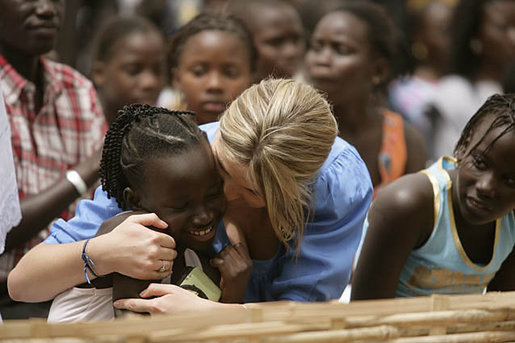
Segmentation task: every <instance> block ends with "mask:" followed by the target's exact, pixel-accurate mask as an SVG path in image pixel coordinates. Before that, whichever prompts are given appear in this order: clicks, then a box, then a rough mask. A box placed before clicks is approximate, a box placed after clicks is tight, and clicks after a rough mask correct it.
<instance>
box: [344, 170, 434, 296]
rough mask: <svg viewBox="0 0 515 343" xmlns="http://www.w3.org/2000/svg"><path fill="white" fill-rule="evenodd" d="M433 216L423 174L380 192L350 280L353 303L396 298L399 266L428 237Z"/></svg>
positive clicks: (409, 176)
mask: <svg viewBox="0 0 515 343" xmlns="http://www.w3.org/2000/svg"><path fill="white" fill-rule="evenodd" d="M433 217H434V206H433V190H432V187H431V183H430V182H429V180H428V179H427V177H426V176H425V175H424V174H411V175H406V176H404V177H402V178H400V179H398V180H396V181H394V182H393V183H391V184H390V185H388V186H387V187H385V188H384V189H383V190H382V191H381V192H380V193H379V196H378V197H377V198H376V200H375V201H374V203H373V204H372V207H371V208H370V211H369V214H368V230H367V232H366V236H365V240H364V243H363V247H362V249H361V254H360V256H359V260H358V264H357V267H356V270H355V273H354V275H353V277H352V295H351V299H352V300H360V299H376V298H393V297H395V291H396V289H397V284H398V282H399V275H400V272H401V269H402V266H403V265H404V262H405V260H406V258H407V257H408V255H409V253H410V252H411V250H413V249H414V248H416V247H419V246H421V245H423V244H424V242H425V241H427V239H428V238H429V236H430V235H431V230H432V227H433V221H434V219H433Z"/></svg>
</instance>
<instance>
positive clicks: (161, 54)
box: [93, 32, 166, 122]
mask: <svg viewBox="0 0 515 343" xmlns="http://www.w3.org/2000/svg"><path fill="white" fill-rule="evenodd" d="M111 49H112V52H111V55H110V57H109V58H108V59H107V61H105V62H95V63H94V66H93V80H94V82H95V84H96V86H97V87H99V89H100V91H101V94H102V97H103V99H104V101H105V102H106V103H107V104H108V106H109V107H111V108H115V109H120V108H122V107H123V106H125V105H127V104H132V103H141V104H148V105H155V104H156V102H157V98H158V96H159V93H160V92H161V90H162V89H163V87H164V85H165V82H166V78H165V75H166V73H165V71H166V55H165V48H164V43H163V40H162V38H161V37H160V36H159V35H158V34H157V33H142V32H136V33H132V34H129V35H128V36H126V37H124V38H123V39H122V40H121V41H119V42H116V43H114V46H113V47H112V48H111ZM106 115H109V113H106ZM107 119H108V121H109V122H112V121H114V119H115V118H107Z"/></svg>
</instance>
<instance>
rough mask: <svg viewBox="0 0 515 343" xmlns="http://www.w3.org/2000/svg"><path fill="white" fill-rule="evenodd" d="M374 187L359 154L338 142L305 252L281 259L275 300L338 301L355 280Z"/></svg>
mask: <svg viewBox="0 0 515 343" xmlns="http://www.w3.org/2000/svg"><path fill="white" fill-rule="evenodd" d="M372 194H373V188H372V182H371V180H370V176H369V173H368V169H367V167H366V165H365V163H364V162H363V160H362V159H361V157H360V156H359V154H358V152H357V151H356V150H355V149H354V148H353V147H352V146H350V145H349V144H348V143H346V142H345V141H343V140H341V139H339V138H338V139H337V141H336V142H335V146H333V150H332V152H331V154H330V156H329V158H328V160H327V161H326V163H325V164H324V166H323V167H322V169H321V171H320V172H319V175H318V177H317V180H316V182H315V184H314V187H313V196H314V197H313V204H312V208H311V211H312V215H313V217H312V219H311V220H310V221H309V222H308V223H307V224H306V227H305V232H304V236H303V238H302V242H301V246H300V252H299V253H298V255H296V252H295V249H290V250H289V252H288V253H286V254H284V255H283V256H282V257H281V260H282V261H280V262H279V264H278V265H280V266H281V270H280V274H279V275H278V276H277V277H276V278H275V279H274V280H273V282H272V288H273V289H272V296H273V298H274V299H275V300H293V301H325V300H330V299H338V298H339V297H340V296H341V294H342V292H343V290H344V289H345V286H346V285H347V284H348V282H349V280H350V275H351V270H352V263H353V259H354V254H355V252H356V249H357V248H358V245H359V242H360V239H361V234H362V227H363V222H364V220H365V217H366V214H367V211H368V208H369V206H370V203H371V201H372Z"/></svg>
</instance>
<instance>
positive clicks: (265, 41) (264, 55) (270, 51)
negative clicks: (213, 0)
mask: <svg viewBox="0 0 515 343" xmlns="http://www.w3.org/2000/svg"><path fill="white" fill-rule="evenodd" d="M228 11H229V12H230V13H232V14H233V15H235V16H236V17H238V18H240V19H241V20H242V21H243V22H244V23H245V25H247V27H248V28H249V30H250V31H251V33H252V36H253V39H254V44H255V45H256V49H257V51H258V60H257V69H256V81H258V82H259V81H261V80H263V79H265V78H267V77H275V78H292V77H293V76H294V75H295V74H296V73H297V72H299V71H300V69H301V66H302V61H303V58H304V54H305V52H306V39H305V33H304V28H303V26H302V21H301V18H300V16H299V14H298V13H297V11H296V9H295V7H293V6H292V5H291V4H289V3H288V2H285V1H277V0H251V1H231V2H230V3H229V6H228Z"/></svg>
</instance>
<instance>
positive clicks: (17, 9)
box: [0, 0, 64, 56]
mask: <svg viewBox="0 0 515 343" xmlns="http://www.w3.org/2000/svg"><path fill="white" fill-rule="evenodd" d="M0 8H1V9H2V10H0V46H1V47H2V48H5V47H9V48H10V49H13V50H16V51H19V52H20V53H22V54H25V55H30V56H39V55H42V54H44V53H46V52H48V51H50V50H52V48H53V47H54V43H55V40H56V38H57V33H58V31H59V28H60V26H61V18H62V15H63V10H64V0H39V1H33V0H0Z"/></svg>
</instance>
